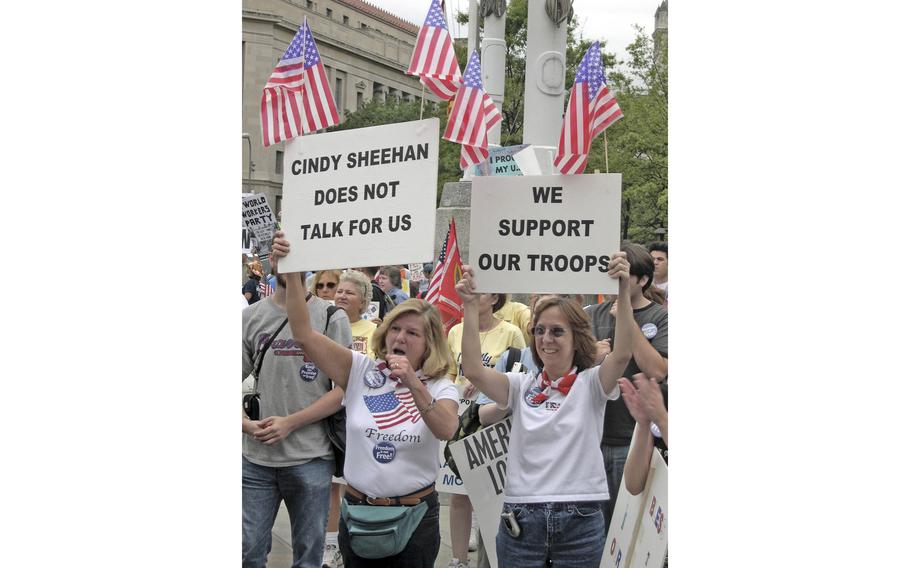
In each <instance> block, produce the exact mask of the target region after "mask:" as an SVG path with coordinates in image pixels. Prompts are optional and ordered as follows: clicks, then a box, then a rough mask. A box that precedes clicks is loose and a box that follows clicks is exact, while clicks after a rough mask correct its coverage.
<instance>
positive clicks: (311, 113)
mask: <svg viewBox="0 0 910 568" xmlns="http://www.w3.org/2000/svg"><path fill="white" fill-rule="evenodd" d="M260 112H261V119H262V144H263V145H264V146H270V145H272V144H275V143H278V142H281V141H282V140H291V139H292V138H296V137H297V136H302V135H303V134H307V133H310V132H316V131H317V130H322V129H323V128H328V127H330V126H334V125H336V124H338V122H339V119H338V111H337V110H336V109H335V100H334V99H333V98H332V92H331V90H329V80H328V77H327V76H326V74H325V68H324V67H323V66H322V59H320V58H319V51H318V50H317V49H316V42H315V41H313V34H312V33H311V32H310V26H309V24H308V23H307V21H306V19H304V20H303V24H302V25H301V26H300V29H299V30H297V34H296V35H294V39H292V40H291V44H290V45H289V46H288V48H287V51H285V52H284V55H282V56H281V60H279V61H278V65H277V66H276V67H275V69H274V70H273V71H272V74H271V76H270V77H269V80H268V82H267V83H266V84H265V87H264V88H263V89H262V104H261V108H260Z"/></svg>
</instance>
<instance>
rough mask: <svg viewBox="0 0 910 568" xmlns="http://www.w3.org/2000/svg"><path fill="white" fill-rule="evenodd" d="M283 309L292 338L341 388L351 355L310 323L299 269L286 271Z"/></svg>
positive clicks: (351, 359) (345, 378)
mask: <svg viewBox="0 0 910 568" xmlns="http://www.w3.org/2000/svg"><path fill="white" fill-rule="evenodd" d="M286 276H287V288H288V298H287V310H288V325H290V326H291V334H292V335H293V337H294V341H296V342H297V343H299V344H300V348H301V349H303V352H304V353H306V356H307V358H309V359H311V360H312V361H313V362H314V363H316V366H317V367H319V369H320V370H321V371H322V372H323V373H325V374H326V375H328V376H330V377H332V380H333V381H334V382H335V384H336V385H338V386H339V387H341V388H346V387H347V386H348V375H350V374H351V362H352V361H353V356H352V355H351V350H350V349H348V348H347V347H342V346H341V345H338V344H337V343H335V342H334V341H332V340H331V339H329V338H328V337H326V336H324V335H322V334H321V333H319V332H318V331H315V330H314V329H313V328H312V326H311V325H310V310H309V308H308V307H307V303H306V290H305V289H304V288H303V282H301V278H300V273H299V272H292V273H290V274H287V275H286Z"/></svg>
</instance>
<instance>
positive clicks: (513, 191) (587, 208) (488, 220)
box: [470, 174, 622, 294]
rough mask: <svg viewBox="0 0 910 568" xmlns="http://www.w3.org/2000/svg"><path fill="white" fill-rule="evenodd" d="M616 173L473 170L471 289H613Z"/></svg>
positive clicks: (619, 178) (618, 196) (617, 211)
mask: <svg viewBox="0 0 910 568" xmlns="http://www.w3.org/2000/svg"><path fill="white" fill-rule="evenodd" d="M621 193H622V176H621V175H620V174H592V175H573V176H516V177H476V178H474V179H473V182H472V188H471V240H470V243H471V266H472V267H473V268H474V274H475V282H476V284H477V291H478V292H517V293H533V292H539V291H541V290H547V291H549V292H554V293H562V294H598V293H603V294H616V293H618V291H619V284H618V281H617V280H614V279H613V278H610V277H609V276H607V265H608V264H609V262H610V257H611V255H612V254H613V253H615V252H616V251H618V250H619V240H620V239H619V235H620V207H621Z"/></svg>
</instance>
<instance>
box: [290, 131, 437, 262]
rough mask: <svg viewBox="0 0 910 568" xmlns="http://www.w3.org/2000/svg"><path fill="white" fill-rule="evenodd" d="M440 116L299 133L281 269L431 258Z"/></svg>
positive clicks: (293, 153)
mask: <svg viewBox="0 0 910 568" xmlns="http://www.w3.org/2000/svg"><path fill="white" fill-rule="evenodd" d="M438 165H439V119H437V118H431V119H427V120H418V121H413V122H403V123H398V124H389V125H386V126H375V127H372V128H358V129H353V130H344V131H341V132H332V133H328V134H317V135H310V136H301V137H299V138H295V139H294V140H293V141H291V142H290V143H288V144H287V146H286V147H285V152H284V186H283V199H282V208H283V209H282V213H281V221H282V223H281V225H282V230H283V231H284V234H285V238H286V239H287V240H288V241H289V242H290V244H291V252H290V254H289V255H288V256H287V257H285V258H282V259H281V261H280V262H279V270H280V271H281V272H295V271H301V270H322V269H330V268H341V267H347V266H376V265H387V264H406V263H409V262H428V261H430V260H432V259H433V242H434V237H435V227H436V175H437V170H438Z"/></svg>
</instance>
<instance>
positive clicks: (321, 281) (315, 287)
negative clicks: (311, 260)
mask: <svg viewBox="0 0 910 568" xmlns="http://www.w3.org/2000/svg"><path fill="white" fill-rule="evenodd" d="M340 280H341V271H340V270H320V271H319V272H317V273H316V274H315V275H314V276H313V282H312V284H310V292H312V293H313V294H315V295H316V297H317V298H322V299H323V300H329V301H332V302H333V301H335V289H336V288H338V282H339V281H340Z"/></svg>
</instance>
